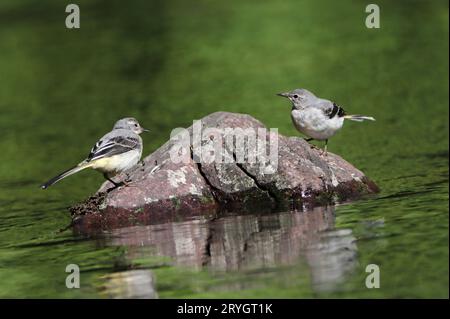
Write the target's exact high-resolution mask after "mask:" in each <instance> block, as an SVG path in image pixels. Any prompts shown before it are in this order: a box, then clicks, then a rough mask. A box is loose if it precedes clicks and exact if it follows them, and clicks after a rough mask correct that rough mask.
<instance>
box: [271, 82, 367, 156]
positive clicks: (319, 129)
mask: <svg viewBox="0 0 450 319" xmlns="http://www.w3.org/2000/svg"><path fill="white" fill-rule="evenodd" d="M278 95H279V96H283V97H286V98H288V99H289V100H290V101H291V102H292V110H291V119H292V122H293V123H294V126H295V128H296V129H297V130H298V131H299V132H300V133H303V134H305V135H306V136H308V138H307V139H306V141H308V142H309V141H312V140H319V141H325V147H324V150H323V154H325V155H326V154H327V144H328V139H329V138H330V137H332V136H333V135H334V134H336V132H337V131H339V130H340V129H341V128H342V126H343V125H344V119H349V120H352V121H357V122H362V121H364V120H370V121H375V119H374V118H373V117H371V116H364V115H347V113H346V112H345V111H344V109H343V108H342V107H340V106H339V105H337V104H336V103H334V102H331V101H329V100H325V99H321V98H319V97H317V96H315V95H314V94H313V93H311V92H309V91H308V90H305V89H295V90H294V91H292V92H286V93H279V94H278Z"/></svg>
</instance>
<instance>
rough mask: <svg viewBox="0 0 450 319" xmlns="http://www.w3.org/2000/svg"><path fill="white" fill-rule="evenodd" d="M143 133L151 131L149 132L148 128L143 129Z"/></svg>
mask: <svg viewBox="0 0 450 319" xmlns="http://www.w3.org/2000/svg"><path fill="white" fill-rule="evenodd" d="M142 131H143V132H150V130H147V129H146V128H142Z"/></svg>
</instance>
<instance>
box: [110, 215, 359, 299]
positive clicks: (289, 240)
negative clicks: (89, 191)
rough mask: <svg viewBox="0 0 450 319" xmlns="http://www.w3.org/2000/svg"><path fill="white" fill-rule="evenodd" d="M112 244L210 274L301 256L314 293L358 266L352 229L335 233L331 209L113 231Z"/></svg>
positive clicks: (269, 265) (263, 266)
mask: <svg viewBox="0 0 450 319" xmlns="http://www.w3.org/2000/svg"><path fill="white" fill-rule="evenodd" d="M112 245H117V246H126V247H127V251H128V258H130V259H135V258H142V257H143V254H147V255H148V254H149V250H150V254H151V255H153V256H168V257H170V258H171V259H172V262H173V264H174V265H177V266H184V267H191V268H195V269H201V268H203V267H207V268H208V269H210V270H213V271H245V270H258V269H267V268H273V267H276V266H280V265H297V264H298V265H300V263H299V260H300V259H301V258H303V259H304V260H306V261H307V264H308V265H309V268H310V272H311V276H312V285H313V289H314V290H315V291H329V290H335V289H337V288H338V286H339V284H340V283H342V281H343V280H344V278H345V275H346V274H347V273H348V272H350V271H351V270H352V269H353V268H354V267H355V265H356V262H357V261H356V252H357V247H356V244H355V238H354V237H353V236H352V232H351V230H349V229H339V230H336V229H334V207H318V208H315V209H313V210H311V211H306V212H283V213H272V214H268V215H249V214H246V215H239V216H236V215H232V216H223V217H219V218H215V219H208V218H206V217H199V218H198V219H194V220H189V221H182V222H173V223H166V224H158V225H148V226H132V227H126V228H121V229H116V230H114V231H113V236H112ZM143 248H145V249H143Z"/></svg>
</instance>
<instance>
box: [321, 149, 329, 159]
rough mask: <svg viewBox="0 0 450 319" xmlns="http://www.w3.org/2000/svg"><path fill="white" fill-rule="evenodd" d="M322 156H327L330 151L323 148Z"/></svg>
mask: <svg viewBox="0 0 450 319" xmlns="http://www.w3.org/2000/svg"><path fill="white" fill-rule="evenodd" d="M320 156H324V157H327V156H328V152H327V150H321V152H320Z"/></svg>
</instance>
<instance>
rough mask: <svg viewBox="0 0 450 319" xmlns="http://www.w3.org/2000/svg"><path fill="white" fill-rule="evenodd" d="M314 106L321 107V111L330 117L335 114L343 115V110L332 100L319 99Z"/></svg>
mask: <svg viewBox="0 0 450 319" xmlns="http://www.w3.org/2000/svg"><path fill="white" fill-rule="evenodd" d="M313 106H314V107H316V108H318V109H321V110H322V111H323V113H324V114H325V115H326V116H328V117H329V118H330V119H331V118H333V117H335V116H336V115H337V116H339V117H342V116H344V115H345V114H346V113H345V110H344V109H343V108H342V107H341V106H339V105H337V104H336V103H334V102H331V101H328V100H325V99H320V100H319V101H318V102H317V103H316V104H314V105H313Z"/></svg>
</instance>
